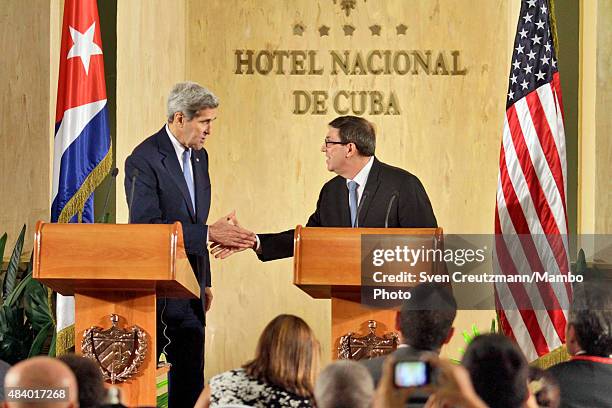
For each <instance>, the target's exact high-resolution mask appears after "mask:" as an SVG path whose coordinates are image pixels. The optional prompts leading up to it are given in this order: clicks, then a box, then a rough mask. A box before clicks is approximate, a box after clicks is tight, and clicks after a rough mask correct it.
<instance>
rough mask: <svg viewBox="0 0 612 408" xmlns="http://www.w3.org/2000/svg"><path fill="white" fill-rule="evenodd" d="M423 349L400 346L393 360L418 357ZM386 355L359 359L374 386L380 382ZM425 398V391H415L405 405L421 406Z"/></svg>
mask: <svg viewBox="0 0 612 408" xmlns="http://www.w3.org/2000/svg"><path fill="white" fill-rule="evenodd" d="M424 352H425V351H424V350H417V349H415V348H412V347H410V346H402V347H400V348H398V349H397V350H395V351H394V352H393V353H391V354H390V355H392V356H393V357H394V358H395V361H398V360H408V359H418V358H419V357H420V355H421V354H422V353H424ZM385 358H387V356H382V357H376V358H373V359H371V360H361V361H360V363H362V364H363V365H364V366H365V367H366V368H367V369H368V371H369V372H370V375H371V376H372V380H374V386H375V387H378V383H379V382H380V378H381V377H382V367H383V362H384V361H385ZM427 398H429V393H425V392H417V393H415V394H413V395H412V396H411V397H410V399H409V400H408V402H407V403H406V407H409V408H421V407H423V406H425V403H426V402H427Z"/></svg>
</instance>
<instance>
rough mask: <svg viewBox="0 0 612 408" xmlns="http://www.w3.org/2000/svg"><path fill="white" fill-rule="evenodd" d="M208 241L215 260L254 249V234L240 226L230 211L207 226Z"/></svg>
mask: <svg viewBox="0 0 612 408" xmlns="http://www.w3.org/2000/svg"><path fill="white" fill-rule="evenodd" d="M208 240H209V242H211V245H210V253H211V254H212V255H214V257H215V258H220V259H225V258H227V257H228V256H230V255H232V254H235V253H236V252H240V251H244V250H245V249H249V248H252V249H256V247H257V237H256V236H255V233H253V232H251V231H249V230H247V229H244V228H242V227H241V226H240V223H239V222H238V218H236V211H232V212H231V213H229V214H227V215H226V216H224V217H221V218H219V219H218V220H217V221H216V222H215V223H214V224H212V225H209V226H208Z"/></svg>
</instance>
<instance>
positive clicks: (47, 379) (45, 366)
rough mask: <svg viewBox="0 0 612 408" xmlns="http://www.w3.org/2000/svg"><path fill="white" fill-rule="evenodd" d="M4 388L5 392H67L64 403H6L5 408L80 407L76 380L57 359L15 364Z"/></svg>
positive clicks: (7, 375)
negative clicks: (58, 389) (32, 390)
mask: <svg viewBox="0 0 612 408" xmlns="http://www.w3.org/2000/svg"><path fill="white" fill-rule="evenodd" d="M4 387H5V392H7V391H8V390H7V389H8V388H9V387H16V388H29V389H37V388H38V389H50V388H64V389H66V392H67V400H66V401H63V402H57V401H47V402H36V403H28V402H6V403H5V404H6V405H5V406H6V407H9V408H25V407H36V408H43V407H52V408H64V407H66V408H68V407H78V406H79V402H78V397H79V392H78V386H77V381H76V378H75V376H74V374H73V373H72V371H71V370H70V368H69V367H68V366H67V365H66V364H64V363H63V362H61V361H59V360H57V359H55V358H50V357H32V358H29V359H27V360H23V361H21V362H19V363H17V364H15V365H14V366H12V367H11V368H10V369H9V370H8V372H7V373H6V377H5V378H4ZM5 398H6V395H5Z"/></svg>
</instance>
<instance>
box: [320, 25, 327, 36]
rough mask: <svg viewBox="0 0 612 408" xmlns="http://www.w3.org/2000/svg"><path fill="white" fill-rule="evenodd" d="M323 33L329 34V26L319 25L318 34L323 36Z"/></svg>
mask: <svg viewBox="0 0 612 408" xmlns="http://www.w3.org/2000/svg"><path fill="white" fill-rule="evenodd" d="M324 35H327V36H329V27H328V26H326V25H322V26H321V27H319V36H321V37H323V36H324Z"/></svg>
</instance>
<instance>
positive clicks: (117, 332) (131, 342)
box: [81, 314, 147, 384]
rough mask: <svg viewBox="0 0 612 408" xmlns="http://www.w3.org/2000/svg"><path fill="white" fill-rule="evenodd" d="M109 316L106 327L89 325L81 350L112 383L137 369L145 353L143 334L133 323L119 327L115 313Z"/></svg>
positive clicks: (145, 341) (132, 374)
mask: <svg viewBox="0 0 612 408" xmlns="http://www.w3.org/2000/svg"><path fill="white" fill-rule="evenodd" d="M110 320H111V323H112V326H111V327H110V328H109V329H106V330H104V329H102V327H100V326H92V327H91V328H89V329H87V330H85V333H84V334H83V341H82V342H81V352H82V353H83V355H84V356H85V357H88V358H91V359H92V360H94V361H96V362H97V363H98V365H99V366H100V370H101V371H102V375H103V376H104V379H105V380H110V382H111V383H112V384H115V383H117V382H122V381H125V380H128V379H129V378H131V377H133V376H134V375H135V374H137V373H138V367H139V366H140V365H141V364H142V362H143V361H144V359H145V357H146V353H147V334H146V333H145V332H144V330H143V329H141V328H140V327H138V326H136V325H134V326H132V327H130V328H128V329H120V328H119V327H117V323H118V322H119V316H117V315H116V314H112V315H110Z"/></svg>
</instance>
